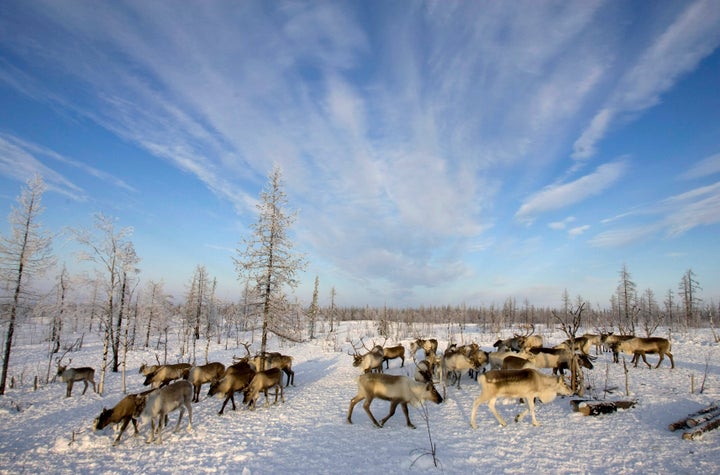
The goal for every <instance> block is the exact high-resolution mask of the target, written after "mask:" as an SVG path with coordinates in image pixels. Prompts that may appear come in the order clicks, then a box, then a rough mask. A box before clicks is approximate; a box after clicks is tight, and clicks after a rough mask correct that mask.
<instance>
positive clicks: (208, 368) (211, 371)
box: [185, 362, 225, 402]
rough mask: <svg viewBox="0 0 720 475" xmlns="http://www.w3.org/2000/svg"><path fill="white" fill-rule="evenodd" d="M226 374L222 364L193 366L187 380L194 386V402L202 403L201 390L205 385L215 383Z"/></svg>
mask: <svg viewBox="0 0 720 475" xmlns="http://www.w3.org/2000/svg"><path fill="white" fill-rule="evenodd" d="M224 374H225V365H224V364H222V363H217V362H216V363H208V364H206V365H202V366H193V367H192V368H191V369H190V371H189V372H188V374H187V377H186V378H185V379H187V380H188V381H190V384H192V385H193V402H199V401H200V390H201V389H202V385H203V384H205V383H210V384H212V383H214V382H215V381H217V380H219V379H220V378H222V377H223V375H224Z"/></svg>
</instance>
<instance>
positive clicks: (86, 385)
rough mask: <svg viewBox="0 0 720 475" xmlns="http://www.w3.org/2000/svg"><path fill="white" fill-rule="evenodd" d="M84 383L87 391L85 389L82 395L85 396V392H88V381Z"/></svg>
mask: <svg viewBox="0 0 720 475" xmlns="http://www.w3.org/2000/svg"><path fill="white" fill-rule="evenodd" d="M83 382H84V383H85V389H83V392H82V395H83V396H84V395H85V391H87V388H88V382H87V379H85V380H83Z"/></svg>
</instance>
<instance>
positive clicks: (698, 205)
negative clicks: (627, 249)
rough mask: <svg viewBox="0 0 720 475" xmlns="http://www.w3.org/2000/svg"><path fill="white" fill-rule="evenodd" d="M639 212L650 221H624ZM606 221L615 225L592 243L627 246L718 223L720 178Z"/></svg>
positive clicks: (600, 234)
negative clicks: (640, 224)
mask: <svg viewBox="0 0 720 475" xmlns="http://www.w3.org/2000/svg"><path fill="white" fill-rule="evenodd" d="M637 216H643V217H644V220H645V221H647V222H646V223H645V224H643V225H642V226H635V225H627V224H623V220H627V219H628V218H632V217H637ZM603 223H604V224H606V225H610V226H612V228H611V229H608V230H606V231H603V232H600V233H598V234H597V235H596V236H594V237H593V238H591V239H590V240H589V243H590V244H591V245H593V246H597V247H617V246H625V245H629V244H633V243H636V242H639V241H640V240H643V239H649V238H651V237H653V236H664V237H666V238H675V237H678V236H681V235H683V234H685V233H687V232H689V231H690V230H692V229H693V228H696V227H699V226H710V225H713V224H718V223H720V182H716V183H713V184H710V185H707V186H701V187H698V188H694V189H691V190H689V191H686V192H684V193H680V194H677V195H673V196H670V197H668V198H664V199H662V200H660V201H658V202H657V203H654V204H652V205H648V206H644V207H642V208H639V209H635V210H633V211H632V212H628V213H623V214H622V215H620V216H616V217H614V218H613V219H610V220H604V221H603Z"/></svg>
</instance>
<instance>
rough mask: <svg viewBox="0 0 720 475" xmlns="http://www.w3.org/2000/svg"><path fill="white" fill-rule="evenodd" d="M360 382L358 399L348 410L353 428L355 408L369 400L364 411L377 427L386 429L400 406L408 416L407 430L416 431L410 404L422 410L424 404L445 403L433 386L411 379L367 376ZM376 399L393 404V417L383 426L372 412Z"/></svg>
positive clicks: (352, 402) (391, 407)
mask: <svg viewBox="0 0 720 475" xmlns="http://www.w3.org/2000/svg"><path fill="white" fill-rule="evenodd" d="M357 382H358V392H357V395H356V396H355V397H354V398H352V400H350V407H349V408H348V414H347V421H348V423H350V424H352V412H353V409H354V408H355V405H356V404H357V403H359V402H360V401H362V400H363V399H365V402H364V403H363V409H365V412H366V413H367V415H368V417H370V420H371V421H372V422H373V424H375V425H376V426H377V427H383V426H384V425H385V423H386V422H387V421H388V419H390V418H391V417H392V416H393V415H394V414H395V409H397V406H398V404H400V405H401V406H402V409H403V412H404V413H405V420H406V422H407V426H408V427H411V428H413V429H414V428H415V426H414V425H413V423H412V422H410V415H409V414H408V407H407V405H408V403H409V404H412V405H413V406H419V405H420V404H422V402H423V401H432V402H434V403H436V404H440V403H441V402H442V400H443V398H442V396H440V393H438V392H437V390H436V389H435V386H433V383H432V382H429V383H422V382H419V381H413V380H412V379H410V378H409V377H407V376H395V375H392V374H379V373H365V374H361V375H360V376H359V377H358V380H357ZM375 398H379V399H384V400H386V401H390V413H389V414H388V415H387V416H386V417H385V418H384V419H383V420H381V421H380V422H378V421H377V419H375V416H373V414H372V412H370V404H371V403H372V401H373V399H375Z"/></svg>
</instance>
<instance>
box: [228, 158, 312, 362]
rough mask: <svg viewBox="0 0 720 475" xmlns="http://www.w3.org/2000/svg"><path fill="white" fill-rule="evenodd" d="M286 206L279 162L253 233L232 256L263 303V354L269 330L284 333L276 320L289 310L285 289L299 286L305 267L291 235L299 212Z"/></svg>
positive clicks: (265, 194)
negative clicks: (298, 279)
mask: <svg viewBox="0 0 720 475" xmlns="http://www.w3.org/2000/svg"><path fill="white" fill-rule="evenodd" d="M287 205H288V201H287V195H286V194H285V191H284V190H283V182H282V172H281V170H280V167H279V166H277V165H276V166H275V167H273V170H272V172H271V173H270V175H269V180H268V183H267V184H266V186H265V188H264V189H263V190H262V192H261V193H260V201H259V202H258V204H257V210H258V217H257V221H256V222H255V223H254V224H253V225H252V226H251V227H252V231H253V233H252V235H251V236H250V237H248V238H246V239H244V240H243V243H242V245H241V246H240V248H238V249H237V254H238V257H237V258H234V259H233V260H234V262H235V268H236V270H237V272H238V275H239V278H240V280H241V281H244V280H245V279H248V280H250V281H251V282H252V283H254V285H255V288H256V291H257V294H258V296H259V300H260V302H259V303H260V305H261V306H262V339H261V343H260V353H261V356H262V357H264V356H265V351H266V348H267V334H268V331H274V332H275V333H281V332H278V328H277V326H276V323H277V322H276V319H278V318H279V317H281V316H282V315H283V314H284V313H285V312H286V310H287V303H286V297H285V289H286V288H294V287H296V286H297V284H298V281H297V279H296V274H297V273H298V272H299V271H301V270H302V269H303V268H304V267H305V260H304V257H303V256H301V255H299V254H296V253H295V251H294V249H293V242H292V241H291V239H290V236H289V230H290V227H291V226H292V225H293V223H294V222H295V217H296V214H295V213H292V212H290V211H289V210H288V208H287ZM281 334H282V333H281ZM282 336H284V337H288V336H289V335H282Z"/></svg>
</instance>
